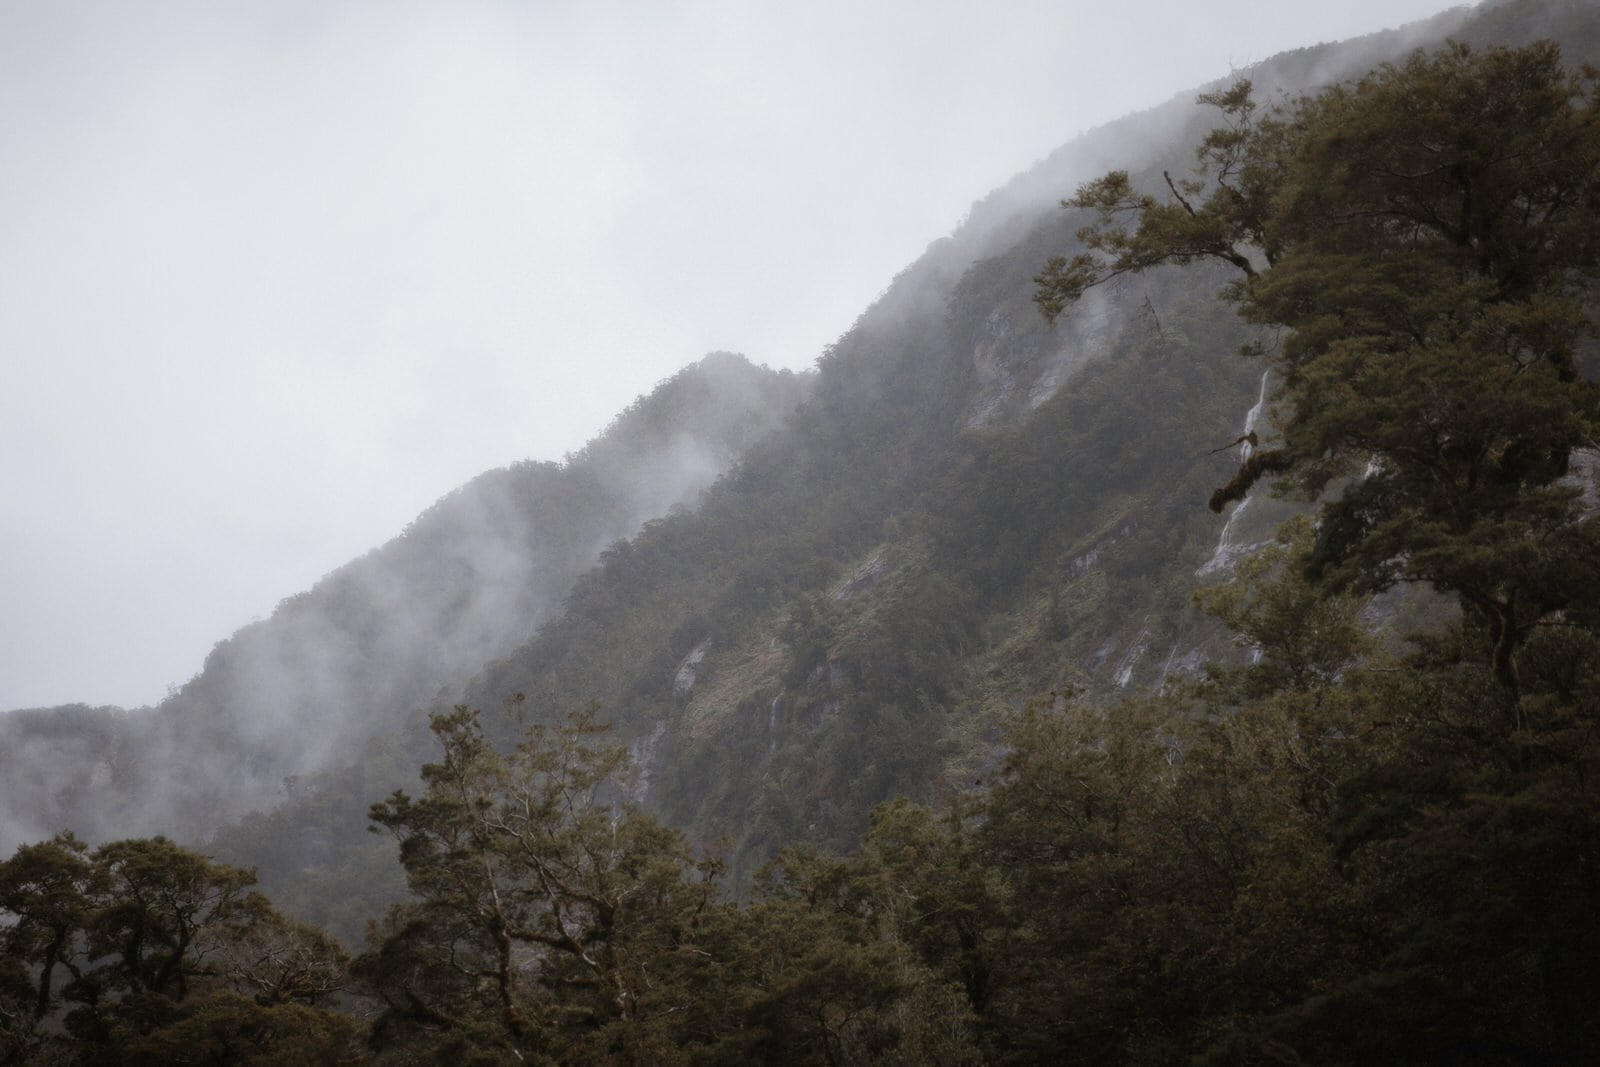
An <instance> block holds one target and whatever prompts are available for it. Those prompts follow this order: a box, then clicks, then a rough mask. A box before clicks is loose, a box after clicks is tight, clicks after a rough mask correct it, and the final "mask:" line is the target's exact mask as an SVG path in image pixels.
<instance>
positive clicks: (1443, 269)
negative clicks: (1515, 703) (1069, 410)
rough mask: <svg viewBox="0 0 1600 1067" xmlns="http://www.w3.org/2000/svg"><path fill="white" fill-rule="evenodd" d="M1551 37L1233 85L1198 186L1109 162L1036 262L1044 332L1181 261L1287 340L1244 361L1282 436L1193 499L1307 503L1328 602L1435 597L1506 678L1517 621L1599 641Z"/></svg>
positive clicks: (1584, 288) (1599, 131)
mask: <svg viewBox="0 0 1600 1067" xmlns="http://www.w3.org/2000/svg"><path fill="white" fill-rule="evenodd" d="M1595 82H1596V76H1595V74H1594V72H1592V71H1584V72H1581V73H1575V72H1572V71H1569V70H1567V69H1566V68H1565V67H1564V66H1563V65H1562V62H1561V57H1560V53H1559V50H1558V49H1557V47H1556V46H1555V45H1554V44H1550V43H1543V44H1536V45H1532V46H1529V47H1526V48H1521V49H1490V50H1486V51H1483V52H1475V51H1472V50H1470V49H1469V48H1467V47H1466V46H1464V45H1452V46H1449V47H1447V48H1445V49H1443V50H1441V51H1439V52H1436V53H1434V54H1431V55H1425V54H1422V53H1417V54H1415V55H1413V56H1412V57H1411V58H1410V59H1408V60H1407V61H1406V62H1404V63H1401V64H1398V65H1390V66H1385V67H1382V68H1380V69H1378V70H1377V71H1374V72H1373V73H1371V74H1369V75H1367V76H1366V77H1364V78H1362V79H1361V80H1359V81H1357V82H1355V83H1353V84H1350V85H1345V86H1337V87H1334V88H1332V89H1328V90H1326V91H1324V92H1322V93H1320V94H1317V95H1315V96H1310V97H1306V98H1303V99H1300V100H1298V101H1296V102H1293V103H1291V104H1288V105H1286V106H1284V107H1281V108H1279V109H1277V110H1275V111H1273V112H1272V113H1271V114H1269V115H1266V116H1264V117H1263V116H1262V115H1260V114H1259V113H1258V108H1257V105H1256V103H1255V102H1254V100H1253V99H1252V97H1251V92H1250V85H1249V83H1248V82H1241V83H1239V84H1238V85H1236V86H1234V87H1233V88H1232V89H1230V90H1227V91H1225V92H1221V93H1216V94H1211V95H1208V96H1205V97H1202V98H1201V99H1202V100H1203V101H1205V102H1207V103H1210V104H1213V105H1215V106H1217V107H1218V108H1219V109H1220V110H1221V112H1222V114H1223V116H1224V119H1225V123H1224V125H1223V126H1222V127H1220V128H1219V129H1217V130H1215V131H1213V132H1212V133H1211V134H1210V135H1208V136H1207V137H1206V138H1205V139H1204V140H1203V142H1202V143H1201V145H1200V147H1199V150H1198V154H1199V161H1200V165H1199V167H1198V169H1197V172H1196V174H1195V176H1193V177H1189V178H1183V179H1174V178H1173V177H1172V176H1171V174H1170V173H1166V174H1163V175H1162V182H1161V191H1160V192H1159V193H1151V192H1147V191H1140V190H1138V189H1137V188H1136V186H1135V182H1134V181H1133V180H1132V179H1131V178H1130V176H1129V175H1128V174H1127V173H1126V172H1116V173H1112V174H1109V175H1107V176H1105V177H1103V178H1101V179H1098V180H1097V181H1094V182H1091V183H1089V184H1087V185H1085V186H1083V187H1082V188H1081V189H1079V191H1078V194H1077V195H1076V196H1075V197H1074V198H1073V199H1071V200H1069V201H1066V204H1067V205H1068V206H1070V207H1074V208H1081V209H1087V210H1089V211H1092V212H1094V220H1093V221H1092V222H1091V223H1090V225H1088V226H1086V227H1085V228H1083V229H1082V230H1080V231H1079V234H1078V236H1079V239H1080V241H1081V242H1082V244H1083V249H1082V250H1081V251H1080V252H1078V253H1077V254H1076V255H1073V256H1070V257H1068V256H1060V257H1056V258H1055V259H1052V260H1051V261H1050V262H1049V263H1048V264H1047V266H1046V268H1045V270H1044V271H1043V272H1042V273H1041V274H1040V275H1039V276H1038V278H1037V279H1036V282H1037V284H1038V290H1037V293H1036V301H1037V303H1038V304H1039V307H1040V308H1041V310H1042V311H1043V312H1044V313H1045V314H1046V316H1048V317H1050V318H1052V319H1053V318H1054V317H1056V316H1058V315H1060V314H1062V313H1063V312H1064V311H1065V309H1066V308H1067V307H1068V306H1069V305H1070V304H1071V303H1072V302H1073V301H1074V300H1076V299H1077V298H1078V297H1079V296H1080V295H1081V294H1082V293H1083V292H1084V291H1085V290H1086V289H1088V288H1089V287H1091V286H1094V285H1098V284H1101V283H1103V282H1105V281H1107V280H1109V279H1111V278H1115V277H1117V276H1119V275H1122V274H1127V273H1131V272H1138V271H1142V270H1147V269H1150V268H1152V267H1155V266H1158V265H1161V264H1166V263H1177V264H1184V263H1189V262H1192V261H1195V260H1200V259H1211V260H1217V261H1221V262H1223V263H1227V264H1229V265H1230V266H1232V267H1233V268H1235V269H1236V270H1237V271H1238V277H1237V279H1236V281H1235V282H1234V283H1232V284H1230V285H1229V286H1228V287H1227V289H1226V290H1225V294H1226V295H1227V296H1228V297H1229V298H1231V299H1232V300H1234V301H1235V302H1236V303H1237V304H1238V306H1239V309H1240V312H1241V314H1242V315H1243V316H1244V317H1245V319H1247V320H1248V321H1250V322H1252V323H1257V324H1260V325H1263V326H1269V327H1282V328H1287V330H1286V331H1285V332H1284V333H1283V335H1282V341H1281V344H1279V345H1277V346H1275V347H1272V348H1270V350H1269V349H1268V348H1267V346H1262V347H1261V351H1262V352H1263V353H1264V354H1265V355H1266V356H1267V358H1268V359H1269V361H1270V363H1271V366H1272V368H1273V370H1274V371H1275V372H1276V373H1275V378H1276V380H1277V382H1278V383H1279V384H1278V396H1277V399H1278V400H1279V402H1280V405H1279V408H1278V409H1277V410H1278V416H1279V419H1278V430H1279V432H1280V433H1281V441H1279V442H1278V443H1276V444H1274V445H1273V446H1272V447H1267V448H1260V449H1257V450H1256V451H1255V452H1254V453H1253V454H1252V455H1251V456H1250V458H1249V460H1247V461H1246V463H1245V464H1244V465H1243V467H1242V468H1241V469H1240V471H1239V472H1238V474H1237V476H1236V477H1234V478H1233V480H1232V481H1231V482H1230V483H1229V484H1228V485H1226V486H1224V487H1223V488H1221V489H1219V490H1218V491H1217V492H1216V493H1215V494H1214V495H1213V497H1212V500H1211V506H1212V508H1213V509H1215V510H1221V509H1222V508H1223V507H1224V506H1226V505H1227V504H1228V503H1229V502H1231V501H1233V500H1236V499H1239V498H1240V497H1242V496H1244V495H1245V494H1246V493H1248V492H1249V491H1250V489H1251V488H1252V487H1253V486H1254V485H1255V483H1256V482H1257V481H1258V480H1259V479H1260V478H1262V477H1263V476H1264V475H1269V474H1273V475H1278V476H1280V477H1281V478H1283V479H1284V481H1285V482H1286V483H1287V484H1288V485H1290V486H1292V487H1294V488H1297V489H1299V490H1301V491H1303V492H1305V493H1307V494H1309V495H1312V496H1318V495H1323V496H1324V499H1325V502H1324V504H1323V508H1322V516H1321V522H1320V524H1319V529H1318V540H1317V545H1316V549H1315V551H1314V553H1313V555H1312V571H1313V573H1314V574H1315V575H1316V576H1317V577H1319V578H1321V579H1323V580H1324V581H1325V582H1327V583H1329V584H1331V585H1332V586H1333V587H1336V588H1351V589H1382V588H1385V587H1387V586H1389V585H1392V584H1393V583H1395V582H1398V581H1416V582H1427V583H1431V584H1432V585H1433V586H1434V587H1436V588H1438V589H1441V590H1445V591H1448V592H1450V593H1453V594H1455V595H1456V596H1457V597H1458V598H1459V600H1460V601H1461V603H1462V605H1463V607H1464V609H1465V610H1466V611H1467V612H1468V613H1469V614H1470V615H1471V616H1473V617H1475V618H1477V619H1478V620H1480V621H1481V623H1482V625H1483V627H1484V631H1485V633H1486V636H1487V655H1488V657H1489V659H1490V661H1491V662H1492V664H1493V667H1494V671H1495V675H1496V678H1497V679H1498V680H1499V681H1500V683H1501V685H1502V687H1504V688H1505V689H1506V690H1507V691H1508V692H1510V693H1512V694H1515V693H1516V692H1517V691H1518V688H1519V683H1518V675H1517V666H1516V656H1517V653H1518V651H1519V650H1520V649H1521V648H1522V647H1523V646H1524V645H1525V644H1526V642H1527V641H1528V640H1529V638H1530V636H1531V635H1532V633H1533V632H1534V630H1535V629H1536V628H1537V627H1540V626H1543V625H1547V624H1550V623H1554V622H1563V623H1569V624H1571V623H1577V624H1580V625H1583V626H1586V627H1591V628H1593V627H1596V626H1600V614H1597V611H1596V605H1597V604H1600V525H1597V524H1596V523H1595V522H1594V521H1593V520H1592V519H1587V518H1585V517H1584V516H1583V514H1582V512H1581V509H1580V507H1579V505H1578V500H1577V496H1578V494H1577V491H1576V490H1575V489H1573V488H1572V487H1570V486H1568V485H1566V484H1564V483H1563V482H1562V478H1563V476H1564V475H1566V474H1567V472H1568V470H1569V463H1570V460H1571V457H1572V455H1573V453H1574V452H1576V451H1578V450H1581V449H1585V448H1594V447H1595V446H1596V445H1597V443H1600V388H1597V386H1596V383H1595V382H1594V381H1593V380H1592V378H1590V377H1588V376H1586V375H1585V374H1584V373H1583V368H1582V365H1581V361H1580V358H1579V350H1580V343H1581V342H1582V340H1583V339H1584V338H1585V337H1586V336H1587V335H1588V334H1589V333H1590V332H1591V327H1592V323H1591V322H1590V320H1589V318H1588V316H1587V314H1586V310H1587V307H1588V305H1589V300H1590V297H1591V294H1592V292H1593V290H1594V287H1595V285H1596V282H1597V281H1600V95H1597V92H1596V84H1595Z"/></svg>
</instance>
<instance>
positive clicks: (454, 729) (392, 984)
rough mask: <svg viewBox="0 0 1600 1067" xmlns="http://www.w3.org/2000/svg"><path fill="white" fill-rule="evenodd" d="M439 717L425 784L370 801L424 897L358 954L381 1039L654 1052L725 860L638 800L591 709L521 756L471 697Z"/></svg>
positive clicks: (532, 735)
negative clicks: (677, 976) (485, 722)
mask: <svg viewBox="0 0 1600 1067" xmlns="http://www.w3.org/2000/svg"><path fill="white" fill-rule="evenodd" d="M432 728H433V732H434V735H435V737H436V738H437V739H438V742H439V745H440V748H441V758H440V760H439V762H437V763H431V764H428V765H427V766H425V767H424V768H423V771H422V774H423V780H424V781H425V783H426V791H425V792H424V794H423V795H422V796H420V797H416V798H413V797H411V796H409V795H407V794H405V793H403V792H400V793H396V794H395V795H394V796H392V797H391V798H390V799H389V800H387V801H385V802H383V803H381V804H377V805H374V806H373V808H372V811H371V817H372V819H373V821H374V822H375V823H378V824H379V825H381V826H383V827H386V828H388V829H389V830H390V831H391V832H392V833H393V834H394V835H395V836H396V838H397V839H398V840H399V842H400V860H401V863H402V864H403V865H404V866H405V868H406V874H407V879H408V881H409V882H410V885H411V889H412V892H413V893H414V894H415V896H416V898H417V899H416V900H415V901H414V902H412V903H409V904H405V905H401V906H399V907H397V908H396V909H395V910H394V911H393V912H392V913H391V914H390V916H389V918H388V919H387V921H386V923H385V924H384V926H383V927H382V930H381V933H382V935H383V939H382V942H381V944H380V945H379V946H378V947H377V949H376V950H375V951H374V952H372V953H370V954H369V955H368V956H367V957H366V958H365V959H364V960H363V961H362V971H363V973H364V974H365V975H366V976H367V977H368V979H369V981H370V982H371V983H372V985H373V986H374V988H375V989H376V990H377V992H378V994H379V995H380V997H381V998H382V999H383V1001H384V1003H385V1006H386V1013H385V1017H384V1018H383V1019H382V1020H380V1023H379V1027H378V1030H377V1034H378V1040H379V1042H380V1044H382V1043H385V1042H400V1041H407V1040H427V1039H428V1037H429V1035H430V1034H431V1035H433V1038H434V1039H435V1040H437V1041H438V1042H439V1043H440V1048H444V1047H446V1046H449V1047H452V1048H454V1049H456V1052H455V1053H453V1054H456V1055H464V1054H466V1053H465V1052H463V1051H462V1050H474V1052H473V1054H477V1055H487V1056H496V1055H511V1056H514V1057H517V1058H521V1057H522V1056H523V1055H526V1054H527V1053H528V1052H530V1051H531V1050H534V1049H538V1050H540V1051H541V1052H542V1053H543V1054H546V1055H551V1056H554V1057H555V1058H558V1059H562V1060H564V1061H587V1062H600V1061H614V1062H638V1063H645V1062H656V1061H659V1059H660V1058H661V1056H662V1055H663V1052H662V1048H663V1043H665V1042H668V1041H669V1040H670V1039H669V1038H668V1037H666V1036H664V1035H663V1032H662V1031H663V1029H664V1028H665V1027H667V1026H668V1024H669V1023H670V1022H671V1021H672V1019H673V1017H674V1015H676V1014H677V1013H678V1012H680V1011H681V1010H682V1005H681V1004H678V1003H676V1002H675V1000H674V996H675V992H674V991H675V985H674V983H673V981H672V980H671V979H672V976H673V974H674V972H675V971H676V970H678V969H680V968H682V967H690V968H692V967H693V966H694V964H695V960H696V959H698V958H702V957H703V954H698V953H697V952H696V950H695V948H694V945H693V928H694V926H695V925H696V922H697V920H698V918H699V916H700V914H701V913H702V912H703V911H705V910H706V909H708V908H709V907H711V906H712V902H713V897H714V895H715V886H714V884H713V882H712V880H711V879H712V876H713V875H714V874H715V873H716V865H715V864H714V863H711V862H700V863H697V862H696V861H695V860H694V859H693V858H692V857H691V856H690V854H689V851H688V848H687V846H686V845H685V843H684V842H683V840H682V838H681V837H680V836H679V835H678V834H677V833H675V832H674V831H671V830H669V829H667V828H666V827H664V826H662V825H661V824H659V823H658V822H656V821H655V820H654V819H652V818H650V817H649V816H648V815H645V814H644V813H643V812H641V811H639V810H638V809H637V808H636V807H634V806H633V805H632V804H631V803H629V802H628V801H627V799H626V798H627V795H628V794H627V777H626V772H627V770H628V766H629V765H628V757H627V751H626V749H624V748H622V747H621V746H618V745H613V744H607V743H605V742H603V741H601V740H599V738H598V735H599V734H600V733H601V732H602V730H603V727H601V726H599V725H598V724H597V723H596V722H595V720H594V712H593V709H592V708H591V709H589V710H586V711H584V712H581V713H579V714H577V715H574V716H572V717H571V718H569V719H568V720H567V721H566V722H564V723H562V724H559V725H557V726H554V727H546V726H542V725H535V726H532V727H530V728H529V729H528V731H527V733H526V734H525V736H524V739H523V741H522V743H521V744H520V745H518V746H517V748H516V749H515V751H513V752H512V753H510V754H501V753H499V752H497V751H495V750H494V749H493V748H492V747H491V746H490V745H489V744H488V742H487V741H486V740H485V739H484V736H483V730H482V728H481V726H480V725H479V720H478V713H477V712H476V711H473V710H471V709H467V708H457V709H455V710H454V711H453V712H450V713H448V714H444V715H438V716H435V718H434V720H433V724H432Z"/></svg>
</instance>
